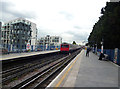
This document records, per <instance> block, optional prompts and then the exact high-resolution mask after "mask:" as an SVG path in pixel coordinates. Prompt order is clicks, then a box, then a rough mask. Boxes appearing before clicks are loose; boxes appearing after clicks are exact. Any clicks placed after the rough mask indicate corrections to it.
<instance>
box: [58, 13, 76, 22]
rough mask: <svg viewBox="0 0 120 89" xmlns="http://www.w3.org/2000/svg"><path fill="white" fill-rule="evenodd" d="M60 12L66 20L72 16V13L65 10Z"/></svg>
mask: <svg viewBox="0 0 120 89" xmlns="http://www.w3.org/2000/svg"><path fill="white" fill-rule="evenodd" d="M60 14H63V15H64V16H65V17H66V19H67V20H72V19H73V18H74V17H73V15H72V14H70V13H68V12H65V11H61V12H60Z"/></svg>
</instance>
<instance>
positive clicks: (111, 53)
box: [97, 49, 120, 65]
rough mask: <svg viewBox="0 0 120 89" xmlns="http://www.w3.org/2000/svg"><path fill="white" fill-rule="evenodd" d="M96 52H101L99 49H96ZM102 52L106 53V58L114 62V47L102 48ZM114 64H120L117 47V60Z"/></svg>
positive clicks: (119, 53) (119, 51) (119, 52)
mask: <svg viewBox="0 0 120 89" xmlns="http://www.w3.org/2000/svg"><path fill="white" fill-rule="evenodd" d="M97 51H98V52H101V49H97ZM103 53H104V54H107V55H108V59H109V60H110V61H112V62H114V59H115V49H104V50H103ZM116 64H118V65H120V50H119V49H118V52H117V62H116Z"/></svg>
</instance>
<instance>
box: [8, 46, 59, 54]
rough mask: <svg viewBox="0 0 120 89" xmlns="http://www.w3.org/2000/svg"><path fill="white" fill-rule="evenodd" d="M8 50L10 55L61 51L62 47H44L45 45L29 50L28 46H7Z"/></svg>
mask: <svg viewBox="0 0 120 89" xmlns="http://www.w3.org/2000/svg"><path fill="white" fill-rule="evenodd" d="M6 48H7V50H8V52H9V53H18V52H28V51H30V52H34V51H46V50H56V49H60V46H43V45H40V46H38V45H36V46H35V45H31V46H30V47H29V48H27V46H26V45H22V46H20V45H17V46H14V45H7V47H6Z"/></svg>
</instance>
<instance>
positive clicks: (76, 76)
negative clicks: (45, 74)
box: [46, 50, 119, 89]
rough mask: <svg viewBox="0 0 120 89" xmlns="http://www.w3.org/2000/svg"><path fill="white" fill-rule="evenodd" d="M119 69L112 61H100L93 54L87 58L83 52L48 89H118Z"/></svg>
mask: <svg viewBox="0 0 120 89" xmlns="http://www.w3.org/2000/svg"><path fill="white" fill-rule="evenodd" d="M118 67H119V66H117V65H115V64H113V63H111V62H110V61H100V60H98V56H97V55H95V54H93V53H92V52H90V54H89V57H86V56H85V51H84V50H82V51H81V53H80V54H78V55H77V56H76V57H75V58H74V60H73V61H72V62H71V63H70V64H69V65H68V66H67V67H66V68H65V69H64V70H63V71H62V72H61V73H60V74H59V75H58V76H57V77H56V78H55V79H54V80H53V81H52V82H51V83H50V84H49V85H48V86H47V88H48V89H49V88H50V89H51V87H55V89H57V88H58V87H106V89H109V88H107V87H112V88H113V89H114V87H115V89H116V87H118ZM47 88H46V89H47ZM58 89H59V88H58ZM83 89H84V88H83ZM90 89H91V88H90ZM96 89H97V88H96ZM98 89H99V88H98ZM103 89H105V88H103ZM110 89H111V88H110ZM117 89H118V88H117Z"/></svg>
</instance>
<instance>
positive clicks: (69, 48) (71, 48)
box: [60, 43, 80, 53]
mask: <svg viewBox="0 0 120 89" xmlns="http://www.w3.org/2000/svg"><path fill="white" fill-rule="evenodd" d="M79 48H80V46H78V45H73V44H68V43H62V44H61V46H60V51H61V52H63V53H69V52H72V51H75V50H77V49H79Z"/></svg>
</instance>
